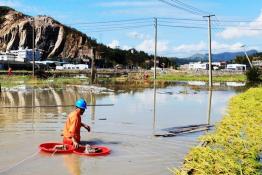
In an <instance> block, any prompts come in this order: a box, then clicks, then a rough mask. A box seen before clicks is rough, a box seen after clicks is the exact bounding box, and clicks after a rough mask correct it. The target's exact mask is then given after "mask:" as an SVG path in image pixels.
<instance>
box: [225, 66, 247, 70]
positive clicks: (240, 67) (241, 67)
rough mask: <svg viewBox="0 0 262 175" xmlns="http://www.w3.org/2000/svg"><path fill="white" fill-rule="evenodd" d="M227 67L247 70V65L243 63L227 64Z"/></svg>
mask: <svg viewBox="0 0 262 175" xmlns="http://www.w3.org/2000/svg"><path fill="white" fill-rule="evenodd" d="M227 69H229V70H240V71H245V70H247V66H246V65H245V64H228V65H227Z"/></svg>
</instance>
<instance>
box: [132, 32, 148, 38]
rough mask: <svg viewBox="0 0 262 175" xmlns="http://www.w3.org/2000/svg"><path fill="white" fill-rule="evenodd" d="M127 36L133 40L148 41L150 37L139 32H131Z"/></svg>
mask: <svg viewBox="0 0 262 175" xmlns="http://www.w3.org/2000/svg"><path fill="white" fill-rule="evenodd" d="M127 36H128V37H129V38H131V39H148V38H149V36H148V35H145V34H143V33H139V32H129V33H128V34H127Z"/></svg>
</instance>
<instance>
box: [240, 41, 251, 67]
mask: <svg viewBox="0 0 262 175" xmlns="http://www.w3.org/2000/svg"><path fill="white" fill-rule="evenodd" d="M241 47H243V48H244V52H245V55H246V58H247V60H248V63H249V65H250V67H251V68H253V65H252V63H251V61H250V59H249V57H248V55H247V52H246V45H242V46H241Z"/></svg>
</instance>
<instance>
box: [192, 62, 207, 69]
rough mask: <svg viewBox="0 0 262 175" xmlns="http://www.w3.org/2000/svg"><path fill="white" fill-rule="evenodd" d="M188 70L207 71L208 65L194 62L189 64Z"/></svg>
mask: <svg viewBox="0 0 262 175" xmlns="http://www.w3.org/2000/svg"><path fill="white" fill-rule="evenodd" d="M188 69H190V70H199V69H201V70H207V69H208V63H201V62H195V63H189V65H188Z"/></svg>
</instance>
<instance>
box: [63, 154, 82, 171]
mask: <svg viewBox="0 0 262 175" xmlns="http://www.w3.org/2000/svg"><path fill="white" fill-rule="evenodd" d="M63 158H64V163H65V165H66V167H67V168H68V171H69V174H72V175H80V174H82V173H81V167H80V160H79V157H78V156H76V155H73V154H71V155H69V154H68V155H64V156H63Z"/></svg>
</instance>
